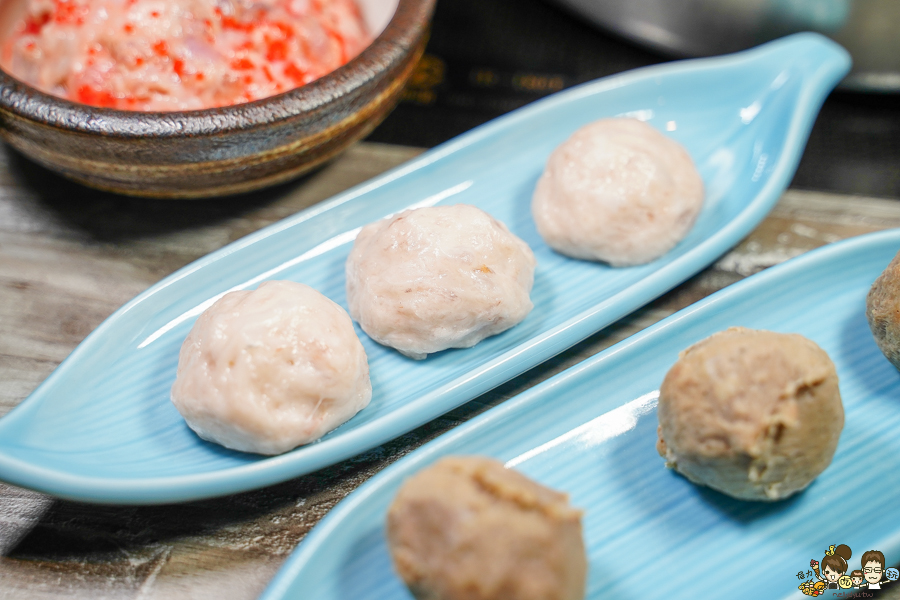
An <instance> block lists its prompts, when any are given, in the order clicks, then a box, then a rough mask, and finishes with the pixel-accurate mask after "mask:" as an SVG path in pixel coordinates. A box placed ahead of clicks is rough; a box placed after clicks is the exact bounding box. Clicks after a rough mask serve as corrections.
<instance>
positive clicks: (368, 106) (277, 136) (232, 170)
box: [0, 0, 435, 198]
mask: <svg viewBox="0 0 900 600" xmlns="http://www.w3.org/2000/svg"><path fill="white" fill-rule="evenodd" d="M434 3H435V0H360V2H359V4H360V6H361V8H362V9H363V11H362V12H363V16H364V17H365V20H366V21H367V23H368V24H369V27H370V29H371V30H373V31H376V32H378V31H380V32H381V34H380V35H379V36H378V37H377V38H376V39H375V41H374V42H372V44H371V45H370V46H369V47H368V48H366V49H365V50H363V52H362V53H361V54H360V55H359V56H357V57H356V58H354V59H352V60H351V61H350V62H348V63H347V64H346V65H344V66H342V67H340V68H338V69H336V70H335V71H333V72H331V73H329V74H328V75H325V76H324V77H321V78H320V79H317V80H315V81H313V82H312V83H309V84H307V85H304V86H302V87H299V88H297V89H294V90H291V91H289V92H286V93H284V94H279V95H277V96H272V97H270V98H264V99H262V100H257V101H255V102H250V103H247V104H239V105H236V106H226V107H222V108H213V109H208V110H196V111H186V112H170V113H151V112H132V111H121V110H113V109H106V108H96V107H92V106H86V105H83V104H77V103H74V102H70V101H68V100H64V99H62V98H57V97H55V96H50V95H48V94H44V93H42V92H39V91H37V90H35V89H33V88H31V87H29V86H27V85H25V84H23V83H21V82H19V81H17V80H16V79H15V78H13V77H10V76H9V75H8V74H6V73H5V72H3V71H0V135H2V137H3V139H4V140H5V141H6V142H7V143H9V144H10V145H11V146H13V147H14V148H15V149H16V150H18V151H20V152H21V153H23V154H25V155H26V156H28V157H29V158H31V159H33V160H35V161H37V162H38V163H40V164H42V165H43V166H45V167H47V168H49V169H53V170H54V171H57V172H59V173H61V174H62V175H65V176H66V177H69V178H70V179H74V180H75V181H78V182H80V183H83V184H86V185H89V186H92V187H96V188H100V189H104V190H109V191H113V192H118V193H122V194H129V195H133V196H151V197H158V198H197V197H206V196H221V195H223V194H234V193H238V192H246V191H250V190H254V189H259V188H262V187H265V186H269V185H273V184H276V183H279V182H282V181H286V180H288V179H290V178H293V177H296V176H298V175H300V174H301V173H304V172H306V171H308V170H310V169H312V168H313V167H315V166H316V165H319V164H321V163H322V162H324V161H326V160H328V159H329V158H331V157H333V156H335V155H336V154H337V153H338V152H340V151H341V150H343V149H344V148H346V147H347V146H348V145H350V144H351V143H352V142H354V141H356V140H358V139H360V138H362V137H364V136H365V135H366V134H368V133H369V132H370V131H371V130H372V129H374V128H375V126H376V125H377V124H378V123H380V122H381V120H382V119H384V117H385V116H387V114H388V112H390V110H391V109H392V108H393V107H394V105H395V104H396V103H397V101H398V100H399V95H400V92H401V91H402V90H403V86H404V84H405V83H406V80H407V79H408V78H409V76H410V75H411V74H412V71H413V69H414V68H415V66H416V64H417V62H418V60H419V57H420V56H421V54H422V52H423V51H424V48H425V42H426V39H427V32H428V23H429V20H430V18H431V13H432V11H433V10H434ZM16 4H18V2H5V3H4V5H3V7H2V13H3V15H5V16H6V18H5V19H0V21H4V20H5V21H6V22H9V20H10V18H9V16H8V13H9V11H10V10H11V7H14V6H15V5H16Z"/></svg>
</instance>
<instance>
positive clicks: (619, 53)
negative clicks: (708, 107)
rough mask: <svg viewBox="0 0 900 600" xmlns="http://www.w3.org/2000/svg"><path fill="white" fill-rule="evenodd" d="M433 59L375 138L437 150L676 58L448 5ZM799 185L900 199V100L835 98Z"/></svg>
mask: <svg viewBox="0 0 900 600" xmlns="http://www.w3.org/2000/svg"><path fill="white" fill-rule="evenodd" d="M426 52H427V56H426V59H425V61H424V62H423V64H422V65H421V66H420V69H419V71H418V72H417V74H416V75H415V76H414V80H413V82H412V84H411V85H410V86H409V88H408V89H407V91H406V94H405V98H404V100H403V102H402V103H401V104H400V106H399V107H398V108H397V109H396V110H395V111H394V113H393V114H392V115H391V116H389V117H388V118H387V120H386V121H385V122H384V123H383V124H382V125H381V126H380V127H379V128H378V129H376V130H375V131H374V132H373V133H372V134H371V135H370V136H369V138H368V139H369V140H371V141H377V142H387V143H395V144H408V145H417V146H434V145H437V144H439V143H441V142H444V141H446V140H448V139H450V138H452V137H454V136H456V135H459V134H460V133H463V132H465V131H467V130H469V129H471V128H472V127H475V126H476V125H479V124H481V123H484V122H485V121H488V120H490V119H493V118H494V117H497V116H500V115H502V114H503V113H506V112H508V111H510V110H513V109H515V108H518V107H520V106H524V105H525V104H528V103H529V102H532V101H534V100H536V99H538V98H541V97H543V96H545V95H547V94H550V93H553V92H555V91H559V90H560V89H564V88H566V87H569V86H572V85H575V84H578V83H582V82H585V81H589V80H591V79H596V78H598V77H604V76H606V75H611V74H613V73H619V72H621V71H625V70H628V69H633V68H637V67H642V66H646V65H650V64H655V63H660V62H665V61H667V60H671V58H672V57H667V56H663V55H661V54H657V53H655V52H652V51H650V50H646V49H644V48H641V47H638V46H636V45H634V44H633V43H631V42H628V41H625V40H623V39H621V38H619V37H616V36H615V35H613V34H610V33H607V32H604V31H600V30H598V29H596V28H594V27H593V26H591V25H588V24H587V23H585V22H583V21H581V20H579V19H578V18H576V17H575V16H573V15H571V14H569V13H567V12H566V11H564V10H563V9H561V8H559V7H557V6H555V5H553V4H551V3H549V2H546V1H544V0H440V1H439V2H438V6H437V10H436V12H435V17H434V23H433V27H432V37H431V40H430V42H429V45H428V49H427V51H426ZM791 187H795V188H802V189H807V190H821V191H829V192H838V193H843V194H859V195H867V196H879V197H885V198H898V199H900V95H872V94H858V93H850V92H835V93H834V94H832V95H831V97H830V98H829V99H828V100H827V101H826V103H825V106H824V107H823V109H822V113H821V114H820V116H819V118H818V120H817V121H816V124H815V127H814V129H813V132H812V135H811V136H810V140H809V144H808V146H807V149H806V152H805V153H804V155H803V159H802V160H801V163H800V167H799V169H798V170H797V174H796V176H795V177H794V181H793V183H792V184H791Z"/></svg>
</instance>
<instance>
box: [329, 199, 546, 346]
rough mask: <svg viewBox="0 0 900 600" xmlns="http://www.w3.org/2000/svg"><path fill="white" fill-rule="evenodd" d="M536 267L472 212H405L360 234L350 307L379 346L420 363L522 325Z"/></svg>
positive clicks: (497, 225) (350, 273)
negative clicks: (426, 358) (437, 354)
mask: <svg viewBox="0 0 900 600" xmlns="http://www.w3.org/2000/svg"><path fill="white" fill-rule="evenodd" d="M534 266H535V260H534V254H533V253H532V252H531V249H530V248H529V247H528V245H527V244H526V243H525V242H523V241H522V240H520V239H519V238H517V237H516V236H515V235H513V234H512V233H510V232H509V230H508V229H507V228H506V226H505V225H504V224H503V223H501V222H499V221H497V220H496V219H494V218H493V217H491V216H490V215H489V214H487V213H485V212H484V211H482V210H480V209H478V208H475V207H474V206H468V205H465V204H457V205H456V206H435V207H429V208H420V209H417V210H407V211H404V212H402V213H400V214H399V215H395V216H394V217H390V218H388V219H384V220H381V221H378V222H375V223H371V224H369V225H367V226H365V227H363V229H362V231H360V233H359V236H358V237H357V238H356V243H355V244H354V245H353V249H352V250H351V252H350V256H349V258H348V259H347V303H348V305H349V307H350V314H351V315H352V316H353V318H354V319H356V320H357V321H359V324H360V326H361V327H362V329H363V331H365V332H366V333H367V334H369V336H370V337H371V338H372V339H374V340H375V341H376V342H378V343H380V344H384V345H386V346H391V347H393V348H396V349H397V350H399V351H400V352H402V353H403V354H405V355H407V356H409V357H411V358H416V359H422V358H425V356H426V355H427V354H430V353H432V352H438V351H439V350H445V349H447V348H469V347H471V346H474V345H475V344H477V343H478V342H480V341H481V340H483V339H484V338H486V337H488V336H492V335H495V334H498V333H500V332H501V331H505V330H507V329H509V328H510V327H512V326H513V325H516V324H517V323H519V322H520V321H521V320H522V319H524V318H525V317H526V316H527V315H528V313H529V312H531V309H532V307H533V304H532V303H531V299H530V298H529V293H530V292H531V286H532V284H533V282H534Z"/></svg>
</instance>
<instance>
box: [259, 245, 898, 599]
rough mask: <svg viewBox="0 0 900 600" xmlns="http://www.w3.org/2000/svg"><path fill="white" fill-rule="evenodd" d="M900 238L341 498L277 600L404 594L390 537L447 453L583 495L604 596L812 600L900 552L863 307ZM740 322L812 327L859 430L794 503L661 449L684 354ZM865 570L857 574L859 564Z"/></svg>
mask: <svg viewBox="0 0 900 600" xmlns="http://www.w3.org/2000/svg"><path fill="white" fill-rule="evenodd" d="M898 250H900V231H889V232H884V233H878V234H872V235H868V236H864V237H860V238H856V239H852V240H849V241H845V242H841V243H837V244H834V245H831V246H828V247H825V248H823V249H819V250H816V251H813V252H810V253H809V254H807V255H804V256H802V257H799V258H797V259H794V260H791V261H789V262H788V263H785V264H783V265H780V266H777V267H773V268H772V269H769V270H767V271H765V272H763V273H760V274H758V275H754V276H753V277H750V278H748V279H747V280H745V281H743V282H740V283H737V284H735V285H733V286H730V287H728V288H726V289H725V290H723V291H720V292H718V293H716V294H714V295H712V296H710V297H709V298H707V299H705V300H703V301H701V302H699V303H697V304H695V305H693V306H690V307H688V308H686V309H684V310H682V311H680V312H678V313H677V314H675V315H673V316H671V317H669V318H667V319H665V320H664V321H662V322H660V323H658V324H657V325H655V326H653V327H651V328H649V329H647V330H645V331H643V332H641V333H639V334H637V335H635V336H634V337H631V338H629V339H627V340H625V341H624V342H621V343H619V344H617V345H616V346H614V347H612V348H610V349H609V350H606V351H604V352H602V353H601V354H598V355H597V356H595V357H593V358H591V359H589V360H588V361H586V362H584V363H582V364H580V365H578V366H576V367H573V368H571V369H569V370H567V371H565V372H563V373H561V374H559V375H557V376H555V377H553V378H551V379H549V380H547V381H546V382H544V383H542V384H540V385H538V386H536V387H535V388H533V389H531V390H528V391H527V392H525V393H523V394H521V395H519V396H517V397H516V398H513V399H511V400H509V401H507V402H505V403H504V404H502V405H501V406H498V407H496V408H493V409H491V410H489V411H488V412H486V413H484V414H483V415H481V416H479V417H477V418H475V419H473V420H472V421H470V422H469V423H466V424H464V425H462V426H460V427H458V428H456V429H454V430H453V431H451V432H449V433H446V434H444V435H443V436H441V437H440V438H438V439H436V440H434V441H432V442H430V443H428V444H426V445H425V446H423V447H421V448H419V449H418V450H416V451H414V452H413V453H412V454H410V455H409V456H407V457H405V458H403V459H401V460H400V461H398V462H397V463H395V464H394V465H392V466H391V467H388V468H387V469H385V470H384V471H383V472H382V473H379V474H378V475H376V476H375V477H374V478H372V479H371V480H370V481H368V482H367V483H365V484H364V485H363V486H362V487H360V488H359V489H358V490H357V491H355V492H353V494H351V495H350V496H348V497H347V498H346V499H345V500H344V501H343V502H342V503H341V504H339V505H338V506H337V507H336V508H335V509H334V510H333V511H332V512H331V513H330V514H329V515H328V516H327V517H326V518H325V519H324V520H323V521H322V522H321V523H320V524H319V525H318V526H316V528H315V529H314V530H313V531H312V532H311V533H310V534H309V535H308V536H307V538H306V539H305V540H304V541H303V543H302V544H301V546H300V548H298V549H297V550H296V551H295V552H294V554H293V555H292V556H291V557H290V558H289V559H288V561H287V563H286V564H285V566H284V567H283V568H282V570H281V571H280V572H279V573H278V575H277V576H276V578H275V579H274V580H273V582H272V584H271V585H270V587H269V588H268V590H267V591H266V593H264V594H263V596H262V598H261V600H281V599H287V598H317V599H318V600H350V599H352V600H367V599H373V600H374V599H377V600H391V599H396V600H406V599H409V598H411V596H410V595H409V593H408V592H407V591H406V589H405V588H404V587H403V584H402V582H400V580H399V579H398V578H397V577H396V576H395V575H394V574H393V571H392V569H391V565H390V558H389V556H388V554H387V548H386V545H385V540H384V518H385V512H386V509H387V505H388V504H389V502H390V501H391V499H392V498H393V495H394V493H395V492H396V490H397V488H398V486H399V485H400V483H401V482H402V481H403V480H404V478H406V477H408V476H409V475H411V474H412V473H415V472H417V471H418V470H420V469H422V468H423V467H424V466H425V465H427V464H429V463H431V462H434V461H435V460H436V459H438V458H439V457H441V456H444V455H447V454H482V455H488V456H493V457H496V458H498V459H500V460H503V461H506V464H507V466H513V467H515V468H516V469H519V470H521V471H522V472H524V473H525V474H527V475H528V476H530V477H533V478H534V479H536V480H538V481H540V482H542V483H544V484H546V485H548V486H551V487H554V488H556V489H559V490H563V491H566V492H568V493H569V494H570V495H571V501H572V503H573V504H574V505H575V506H579V507H581V508H583V509H585V510H586V515H585V518H584V526H585V542H586V545H587V549H588V554H589V561H590V575H589V583H588V594H587V597H588V598H591V599H593V598H642V599H654V598H660V599H663V598H664V599H666V600H675V599H678V598H684V599H689V598H690V599H693V598H696V597H697V594H698V590H715V592H714V593H712V594H711V595H712V596H714V597H717V598H733V599H735V600H737V599H740V598H772V599H775V598H788V597H803V596H802V595H801V594H800V592H799V591H798V585H799V584H800V583H802V581H803V580H801V579H798V578H797V574H798V573H799V572H803V573H805V572H806V571H807V570H808V569H809V561H810V559H816V560H818V561H821V560H822V557H823V556H824V553H825V551H826V550H828V547H829V546H830V545H837V544H847V545H849V546H850V548H851V549H852V550H853V557H852V558H851V560H850V561H849V562H850V564H851V565H854V564H855V565H859V557H860V555H862V553H863V552H864V551H866V550H871V549H877V550H881V551H882V552H883V553H884V554H885V556H886V557H887V559H888V562H889V564H896V562H897V561H898V560H900V527H898V525H897V523H896V521H895V520H894V519H892V518H891V515H892V514H893V513H894V512H895V511H896V507H897V505H898V504H900V485H898V483H900V478H898V475H897V473H898V471H900V442H898V440H897V436H896V431H897V429H898V427H900V404H898V402H897V398H898V395H900V374H898V373H897V370H896V369H894V367H893V366H891V364H890V363H888V361H887V360H886V359H885V358H884V356H882V354H881V352H880V351H879V350H878V347H877V346H876V345H875V342H874V340H873V338H872V335H871V333H870V331H869V327H868V324H867V322H866V317H865V300H866V293H867V292H868V290H869V286H871V284H872V282H873V281H874V280H875V278H876V277H877V276H878V274H879V273H880V272H881V271H882V269H884V267H885V266H887V264H888V262H890V260H891V259H892V258H893V257H894V255H895V254H896V253H897V251H898ZM732 325H742V326H745V327H753V328H762V329H770V330H774V331H782V332H797V333H801V334H803V335H805V336H807V337H809V338H810V339H812V340H814V341H815V342H816V343H817V344H819V345H820V346H821V347H822V348H823V349H824V350H825V351H826V352H828V353H829V355H830V356H831V358H832V360H833V361H834V362H835V365H836V367H837V372H838V376H839V377H840V386H841V394H842V396H843V400H844V408H845V411H846V423H845V426H844V430H843V434H842V436H841V440H840V444H839V445H838V449H837V453H836V454H835V457H834V461H833V462H832V464H831V466H829V467H828V469H826V470H825V472H824V473H823V474H822V475H820V476H819V478H818V479H817V480H816V481H815V482H813V484H812V485H811V486H810V487H809V488H807V489H806V490H805V491H804V492H802V493H800V494H798V495H797V496H794V497H792V498H790V499H788V500H785V501H781V502H775V503H765V502H742V501H738V500H734V499H732V498H729V497H727V496H724V495H722V494H720V493H718V492H714V491H712V490H710V489H708V488H702V487H699V486H695V485H694V484H692V483H690V482H689V481H687V480H686V479H685V478H683V477H681V476H680V475H678V474H676V473H675V472H673V471H671V470H668V469H666V468H665V467H664V462H663V460H662V459H661V458H660V457H659V455H658V454H657V453H656V447H655V445H656V426H657V423H658V421H657V418H656V398H657V390H658V388H659V384H660V383H661V382H662V379H663V376H664V375H665V373H666V371H668V369H669V367H671V366H672V364H673V363H674V362H675V360H676V359H677V358H678V352H679V351H680V350H682V349H684V348H686V347H687V346H689V345H691V344H693V343H694V342H696V341H699V340H701V339H703V338H704V337H706V336H708V335H710V334H712V333H714V332H716V331H720V330H722V329H725V328H727V327H730V326H732ZM854 568H859V567H857V566H852V567H851V569H854Z"/></svg>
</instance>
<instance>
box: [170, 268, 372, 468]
mask: <svg viewBox="0 0 900 600" xmlns="http://www.w3.org/2000/svg"><path fill="white" fill-rule="evenodd" d="M371 398H372V386H371V384H370V383H369V364H368V361H367V360H366V352H365V350H364V349H363V346H362V344H361V343H360V341H359V338H357V337H356V333H355V331H354V330H353V322H352V321H351V320H350V317H349V316H348V315H347V313H346V311H344V309H343V308H341V307H340V306H338V305H337V304H335V303H334V302H332V301H331V300H329V299H328V298H326V297H325V296H323V295H322V294H320V293H319V292H317V291H316V290H314V289H312V288H311V287H309V286H306V285H303V284H302V283H295V282H292V281H267V282H265V283H263V284H262V285H260V286H259V288H258V289H256V290H255V291H240V292H231V293H229V294H226V295H225V296H223V297H222V298H220V299H219V300H218V301H217V302H216V303H215V304H213V305H212V306H211V307H209V308H208V309H207V310H206V311H205V312H204V313H203V314H202V315H200V318H199V319H197V322H196V323H195V324H194V327H193V329H191V332H190V333H189V334H188V336H187V339H185V340H184V344H183V345H182V346H181V354H180V355H179V357H178V374H177V376H176V379H175V384H174V385H173V386H172V402H173V403H174V404H175V407H176V408H177V409H178V412H180V413H181V415H182V416H183V417H184V419H185V420H186V421H187V424H188V425H189V426H190V428H191V429H193V430H194V431H195V432H197V434H198V435H199V436H200V437H202V438H203V439H205V440H209V441H211V442H216V443H218V444H221V445H223V446H225V447H228V448H233V449H235V450H243V451H244V452H256V453H259V454H280V453H281V452H286V451H288V450H290V449H292V448H295V447H297V446H299V445H301V444H306V443H309V442H311V441H313V440H316V439H318V438H320V437H322V436H323V435H325V434H326V433H328V432H329V431H331V430H332V429H334V428H335V427H337V426H338V425H340V424H341V423H344V422H345V421H347V420H348V419H349V418H350V417H352V416H353V415H355V414H356V413H357V412H359V411H360V410H361V409H362V408H364V407H365V406H366V405H367V404H368V403H369V400H370V399H371Z"/></svg>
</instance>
